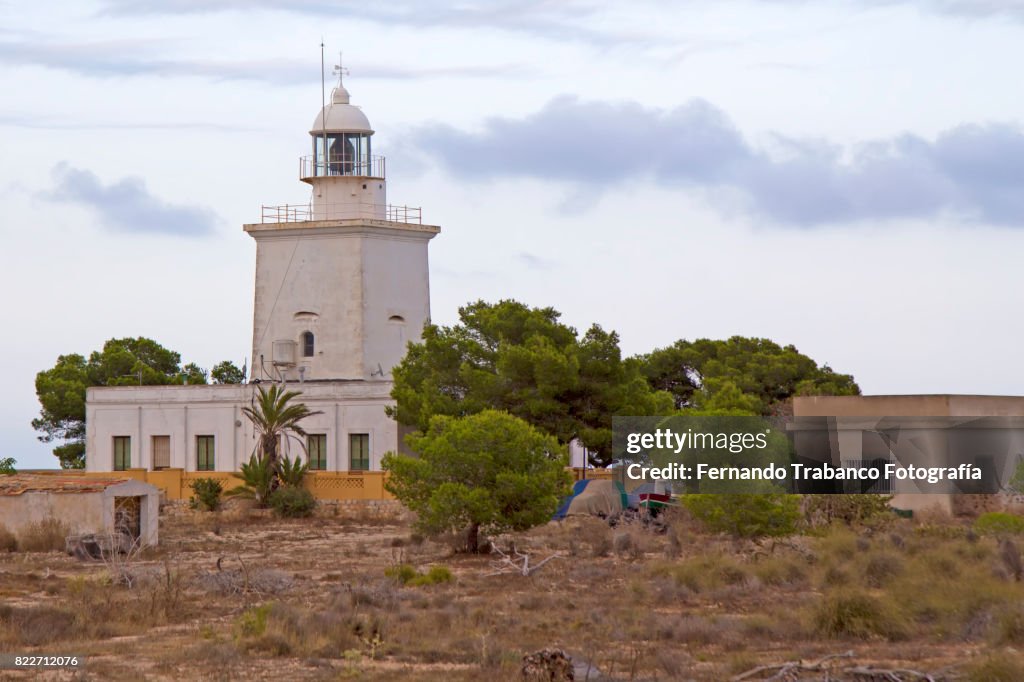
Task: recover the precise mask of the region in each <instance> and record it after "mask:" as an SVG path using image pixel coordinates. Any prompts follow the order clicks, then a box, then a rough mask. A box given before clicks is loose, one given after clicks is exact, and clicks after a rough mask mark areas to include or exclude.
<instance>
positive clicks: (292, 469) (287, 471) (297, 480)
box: [277, 455, 309, 488]
mask: <svg viewBox="0 0 1024 682" xmlns="http://www.w3.org/2000/svg"><path fill="white" fill-rule="evenodd" d="M308 471H309V464H303V463H302V458H301V457H299V456H298V455H296V456H295V459H294V460H292V459H290V458H289V457H288V456H287V455H285V456H284V457H282V458H281V460H280V461H279V462H278V463H277V476H278V478H280V479H281V483H284V484H285V485H290V486H292V487H295V488H299V487H301V486H302V482H303V481H304V480H305V479H306V473H307V472H308Z"/></svg>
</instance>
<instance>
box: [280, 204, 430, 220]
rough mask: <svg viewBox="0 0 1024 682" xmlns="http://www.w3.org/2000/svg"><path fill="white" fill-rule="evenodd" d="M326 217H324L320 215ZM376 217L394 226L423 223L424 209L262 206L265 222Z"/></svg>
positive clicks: (385, 205) (358, 206)
mask: <svg viewBox="0 0 1024 682" xmlns="http://www.w3.org/2000/svg"><path fill="white" fill-rule="evenodd" d="M321 215H322V216H323V217H322V218H321V217H319V216H321ZM356 218H375V219H377V220H387V221H390V222H394V223H413V224H415V225H422V224H423V209H422V208H421V207H419V206H398V205H396V204H328V205H321V206H318V207H317V210H316V212H314V210H313V206H312V204H282V205H280V206H261V207H260V222H262V223H303V222H307V221H310V220H354V219H356Z"/></svg>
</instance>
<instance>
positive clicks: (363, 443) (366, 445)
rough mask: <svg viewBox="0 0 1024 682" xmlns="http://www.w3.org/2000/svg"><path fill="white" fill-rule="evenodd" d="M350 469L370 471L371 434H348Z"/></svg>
mask: <svg viewBox="0 0 1024 682" xmlns="http://www.w3.org/2000/svg"><path fill="white" fill-rule="evenodd" d="M348 454H349V462H350V464H349V471H369V469H370V434H368V433H350V434H349V435H348Z"/></svg>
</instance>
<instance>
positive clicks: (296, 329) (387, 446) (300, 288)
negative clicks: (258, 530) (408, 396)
mask: <svg viewBox="0 0 1024 682" xmlns="http://www.w3.org/2000/svg"><path fill="white" fill-rule="evenodd" d="M309 134H310V136H311V142H312V152H313V153H312V155H311V156H306V157H303V158H302V159H301V160H300V163H299V168H300V173H299V176H300V179H301V180H302V181H303V182H306V183H309V184H310V185H311V186H312V201H311V203H310V204H308V205H302V206H274V207H264V209H263V215H262V217H261V218H262V220H261V222H259V223H254V224H250V225H245V226H244V228H243V229H244V230H245V231H246V232H247V233H248V234H249V235H250V236H251V237H252V238H253V239H255V240H256V288H255V312H254V316H253V336H252V362H251V364H252V369H251V372H250V377H249V380H250V383H249V384H246V385H226V386H220V385H213V386H116V387H114V386H111V387H95V388H90V389H89V390H88V393H87V399H86V403H87V404H86V470H88V471H113V470H119V469H128V468H143V469H151V470H152V469H162V468H168V467H174V468H182V469H184V470H186V471H204V470H213V471H234V470H237V468H238V466H239V464H240V463H242V462H245V461H247V460H248V459H249V456H250V454H252V452H253V447H254V445H255V442H256V441H255V437H254V435H253V432H252V428H251V425H250V424H249V422H248V420H247V419H245V417H244V416H243V414H242V411H241V410H242V407H243V406H246V405H249V404H250V403H251V402H252V400H253V396H254V394H255V392H256V386H257V385H258V383H262V384H264V385H266V384H267V383H269V382H275V381H284V382H286V383H287V384H288V386H289V388H290V389H294V390H300V391H302V394H303V395H302V397H301V401H302V402H304V403H306V404H307V405H308V406H309V407H310V408H311V409H313V410H319V411H321V412H322V414H320V415H316V416H313V417H310V418H309V419H307V420H306V421H305V422H304V423H303V426H304V428H305V429H306V430H307V431H308V432H309V433H310V434H311V436H310V439H309V443H308V445H309V451H310V464H311V468H312V469H326V470H334V471H352V470H379V469H380V458H381V456H382V455H383V454H384V453H385V452H387V451H389V450H395V449H397V448H398V447H399V442H400V439H399V428H400V427H399V426H398V425H397V424H396V423H395V422H394V421H392V420H391V419H390V418H389V417H387V415H386V414H385V412H384V408H385V406H387V405H388V404H390V403H391V399H390V392H391V386H392V382H391V368H392V367H394V365H396V364H398V362H399V361H400V360H401V358H402V356H403V355H404V354H405V348H406V344H407V343H408V341H410V340H415V339H417V338H419V336H420V333H421V331H422V329H423V325H424V323H426V322H427V321H428V319H429V317H430V286H429V271H428V267H427V245H428V242H429V241H430V240H431V239H432V238H433V237H434V235H436V234H437V233H438V232H440V228H438V227H436V226H433V225H424V224H422V220H421V217H420V211H419V209H410V208H408V207H404V206H402V207H396V206H390V205H388V204H387V199H386V192H387V187H386V179H385V164H384V158H383V157H380V156H374V155H373V154H372V153H371V145H372V138H373V129H372V128H371V127H370V122H369V120H367V118H366V116H365V115H364V114H363V112H362V111H361V110H360V109H359V108H357V107H355V106H353V105H352V104H350V103H349V93H348V91H347V90H346V89H345V88H344V87H343V85H342V84H341V81H340V80H339V82H338V86H337V87H336V88H335V89H334V91H333V93H332V95H331V102H330V103H329V104H328V105H327V106H326V107H324V108H323V110H322V111H321V112H320V113H319V114H318V115H317V117H316V120H315V121H314V123H313V127H312V130H310V133H309ZM290 449H291V450H292V452H295V451H296V446H295V445H292V447H291V448H290ZM298 451H300V452H301V448H298ZM304 459H305V457H304Z"/></svg>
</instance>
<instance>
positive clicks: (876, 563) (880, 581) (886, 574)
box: [864, 553, 903, 587]
mask: <svg viewBox="0 0 1024 682" xmlns="http://www.w3.org/2000/svg"><path fill="white" fill-rule="evenodd" d="M902 572H903V561H902V560H901V559H900V557H899V556H897V555H895V554H889V553H880V554H872V555H871V556H870V558H869V559H868V562H867V564H866V565H865V566H864V583H865V584H866V585H867V586H868V587H884V586H885V585H888V584H889V583H890V582H891V581H892V579H893V578H895V577H897V576H898V575H900V574H901V573H902Z"/></svg>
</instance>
